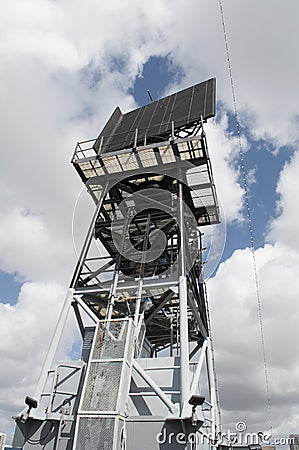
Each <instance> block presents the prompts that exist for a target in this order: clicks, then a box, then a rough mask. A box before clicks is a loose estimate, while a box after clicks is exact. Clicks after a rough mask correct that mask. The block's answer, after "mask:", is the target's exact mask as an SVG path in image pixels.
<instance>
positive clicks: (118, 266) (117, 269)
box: [106, 208, 130, 320]
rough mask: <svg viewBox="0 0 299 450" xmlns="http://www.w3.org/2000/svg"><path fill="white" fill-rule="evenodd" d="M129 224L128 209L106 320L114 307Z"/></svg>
mask: <svg viewBox="0 0 299 450" xmlns="http://www.w3.org/2000/svg"><path fill="white" fill-rule="evenodd" d="M129 222H130V208H129V209H128V214H127V217H126V219H125V221H124V228H123V234H122V240H121V244H120V250H119V254H118V257H117V261H116V263H115V270H114V276H113V282H112V287H111V292H110V298H109V303H108V308H107V314H106V320H110V319H111V317H112V313H113V309H114V306H115V294H116V288H117V284H118V279H119V272H120V262H121V257H122V252H123V249H124V245H125V239H126V238H128V239H130V236H129V233H128V226H129Z"/></svg>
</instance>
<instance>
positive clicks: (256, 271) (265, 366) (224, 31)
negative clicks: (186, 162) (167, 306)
mask: <svg viewBox="0 0 299 450" xmlns="http://www.w3.org/2000/svg"><path fill="white" fill-rule="evenodd" d="M219 8H220V14H221V22H222V30H223V36H224V44H225V52H226V59H227V66H228V72H229V78H230V86H231V93H232V100H233V110H234V116H235V120H236V128H237V135H238V145H239V155H240V168H241V175H242V181H243V185H244V192H245V205H246V210H247V211H246V212H247V219H248V229H249V237H250V250H251V254H252V261H253V271H254V281H255V290H256V298H257V307H258V317H259V326H260V337H261V345H262V354H263V363H264V374H265V385H266V394H267V406H268V418H269V425H270V432H271V435H272V431H273V426H272V406H271V392H270V382H269V372H268V365H267V357H266V344H265V334H264V326H263V311H262V302H261V295H260V283H259V277H258V270H257V263H256V255H255V245H254V237H253V224H252V219H251V210H250V202H249V193H248V186H247V180H246V171H245V163H244V152H243V148H242V141H241V132H240V121H239V114H238V108H237V98H236V91H235V84H234V79H233V72H232V65H231V57H230V51H229V45H228V38H227V31H226V24H225V18H224V11H223V3H222V0H219Z"/></svg>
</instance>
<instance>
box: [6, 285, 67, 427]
mask: <svg viewBox="0 0 299 450" xmlns="http://www.w3.org/2000/svg"><path fill="white" fill-rule="evenodd" d="M65 295H66V289H65V288H64V287H62V286H61V285H59V284H57V283H55V282H48V283H42V282H28V283H25V284H23V286H22V289H21V292H20V295H19V299H18V303H17V304H16V305H13V306H11V305H9V304H3V303H1V304H0V354H1V372H0V398H1V402H0V415H1V420H0V427H1V429H4V428H6V427H10V429H11V425H12V420H11V416H12V415H16V414H17V413H18V412H20V411H21V409H22V408H23V406H24V405H23V400H24V398H25V396H26V395H33V392H34V390H35V385H36V383H37V380H38V376H39V374H40V370H41V367H42V364H43V360H44V358H45V355H46V352H47V349H48V346H49V343H50V339H51V337H52V334H53V332H54V328H55V325H56V322H57V320H58V316H59V312H60V309H61V305H62V300H63V298H64V297H65ZM74 331H75V330H74ZM74 331H71V332H70V331H69V333H68V334H69V337H71V336H72V335H74V334H73V333H74ZM69 346H70V342H69V339H67V340H66V341H64V345H63V347H64V352H67V351H68V350H70V347H69Z"/></svg>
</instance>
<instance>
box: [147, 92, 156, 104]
mask: <svg viewBox="0 0 299 450" xmlns="http://www.w3.org/2000/svg"><path fill="white" fill-rule="evenodd" d="M147 93H148V96H149V98H150V101H151V102H153V101H154V99H153V97H152V94H151V93H150V90H149V89H148V90H147Z"/></svg>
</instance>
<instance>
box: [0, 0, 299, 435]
mask: <svg viewBox="0 0 299 450" xmlns="http://www.w3.org/2000/svg"><path fill="white" fill-rule="evenodd" d="M223 7H224V13H225V21H226V29H227V36H228V44H229V50H230V57H231V66H232V72H233V78H234V86H235V93H236V99H237V106H238V111H239V117H240V126H241V146H242V151H243V152H244V160H245V168H246V177H247V182H248V186H249V202H250V207H251V215H252V223H253V233H254V241H255V245H256V254H255V256H256V262H257V268H258V279H259V287H260V299H261V305H262V319H263V332H264V338H265V349H266V360H267V369H268V375H269V387H270V391H271V406H272V407H271V412H272V421H273V429H274V432H275V434H276V435H277V436H286V435H288V434H289V433H290V432H299V425H298V421H299V356H298V352H297V345H296V344H297V343H298V342H299V327H298V322H299V307H298V305H297V303H298V292H299V279H298V272H299V239H298V225H299V212H298V208H297V205H296V201H297V198H298V192H299V177H298V172H299V151H298V139H299V132H298V112H297V107H298V93H299V90H298V79H299V73H298V72H299V70H298V65H299V64H298V57H297V56H296V55H297V53H298V50H297V46H298V25H297V23H298V19H299V4H298V2H297V0H285V1H284V2H281V1H278V0H263V1H260V0H250V1H249V0H242V1H240V0H223ZM0 62H1V64H0V90H1V103H0V124H1V125H0V126H1V150H0V152H1V164H0V361H1V365H0V367H1V370H0V417H1V418H0V430H1V431H5V430H6V431H8V433H10V432H11V430H12V428H13V425H12V421H11V420H10V417H11V416H12V415H13V414H16V413H17V412H18V411H19V410H20V409H21V407H22V403H23V398H24V396H25V395H26V394H28V393H31V392H32V391H33V387H34V385H35V383H36V380H37V377H38V374H39V370H40V367H41V364H42V360H43V358H44V355H45V351H46V348H47V346H48V344H49V340H50V336H51V334H52V332H53V329H54V326H55V322H56V321H57V317H58V313H59V310H60V308H61V305H62V302H63V300H64V297H65V293H66V289H67V286H68V284H69V280H70V278H71V275H72V270H73V266H74V263H75V259H76V254H75V251H74V247H73V239H72V221H73V228H74V240H75V244H76V247H77V248H78V247H80V240H81V239H82V235H83V234H84V227H85V226H86V217H88V212H90V204H88V203H87V202H85V201H83V200H82V196H83V197H84V193H83V194H81V196H80V198H79V202H78V207H77V208H76V209H75V213H74V207H75V204H76V201H77V199H78V195H80V192H81V184H80V183H81V182H80V180H79V178H78V176H77V175H76V173H75V171H74V170H73V168H72V167H71V165H70V163H69V161H70V159H71V156H72V152H73V149H74V146H75V143H76V142H77V141H80V140H85V139H89V138H93V137H95V136H96V135H97V134H98V133H99V131H100V130H101V128H102V127H103V125H104V124H105V121H106V120H107V118H108V117H109V116H110V114H111V112H112V111H113V109H114V108H115V106H116V105H119V106H120V107H121V109H122V110H123V111H124V112H126V111H128V110H130V109H132V108H134V107H137V106H138V105H141V104H144V103H147V101H148V97H147V93H146V91H147V89H150V91H151V93H152V95H153V97H154V98H159V97H160V96H162V95H164V94H168V93H171V92H173V91H175V90H177V89H180V88H185V87H187V86H189V85H191V84H195V83H198V82H200V81H203V80H205V79H207V78H210V77H214V76H215V77H216V78H217V98H218V105H217V117H216V119H215V121H214V122H212V123H209V125H208V126H207V129H206V131H207V137H208V142H209V150H210V154H211V159H212V162H213V169H214V177H215V181H216V185H217V190H218V195H219V198H220V200H221V203H222V205H223V209H224V214H223V222H224V223H225V224H226V227H227V242H226V246H225V250H224V254H223V257H222V261H221V263H220V265H219V267H218V270H217V273H216V274H215V276H214V277H213V278H211V279H210V280H209V282H208V292H209V302H210V307H211V314H212V323H213V336H214V344H215V349H216V363H217V374H218V383H219V390H220V400H221V405H222V411H223V423H224V425H225V428H226V427H230V428H231V429H234V424H235V423H236V422H238V421H240V420H243V421H245V422H246V423H247V424H248V427H249V428H250V429H252V430H254V431H260V430H266V429H268V428H269V417H268V412H267V395H266V391H265V377H264V365H263V354H262V346H261V332H260V322H259V311H258V301H257V296H256V289H255V280H254V273H253V264H252V253H251V252H250V250H249V246H250V239H249V232H248V225H247V217H246V208H245V204H244V184H243V181H244V180H242V177H240V171H239V167H240V158H239V156H240V155H239V141H238V137H237V129H236V123H235V120H234V115H233V102H232V95H231V88H230V78H229V73H228V66H227V59H226V52H225V45H224V38H223V30H222V23H221V17H220V12H219V3H218V1H217V0H184V1H183V0H152V1H151V3H150V7H149V3H148V2H143V1H140V0H85V1H84V2H81V1H79V0H60V1H59V2H58V1H55V0H27V1H24V0H10V1H9V2H4V1H2V2H0ZM83 213H84V214H83ZM82 216H83V217H82ZM65 351H66V352H68V351H71V340H68V341H66V343H65Z"/></svg>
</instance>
